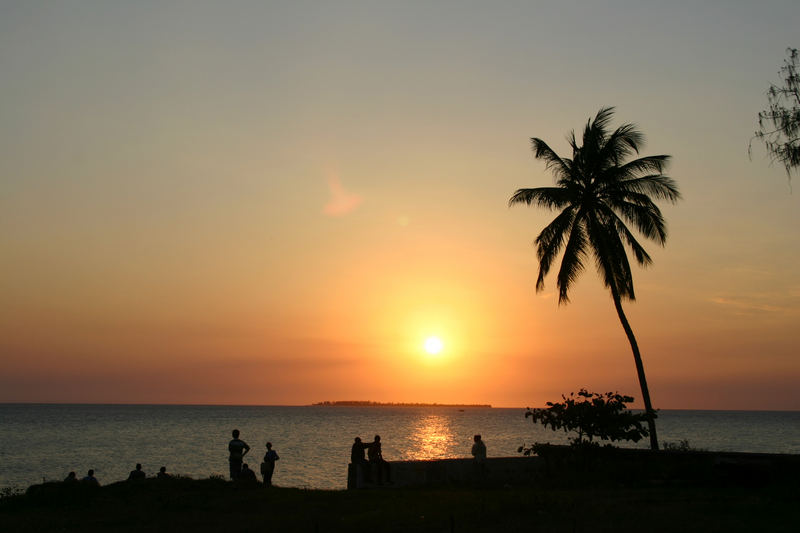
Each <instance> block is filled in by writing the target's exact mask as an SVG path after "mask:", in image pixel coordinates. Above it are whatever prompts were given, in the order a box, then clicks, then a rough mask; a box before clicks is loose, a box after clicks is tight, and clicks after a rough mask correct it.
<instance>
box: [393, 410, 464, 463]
mask: <svg viewBox="0 0 800 533" xmlns="http://www.w3.org/2000/svg"><path fill="white" fill-rule="evenodd" d="M411 442H412V443H413V445H412V447H411V449H409V450H407V451H406V453H405V455H406V458H407V459H423V460H424V459H441V458H445V457H450V455H451V452H452V448H453V445H454V442H455V439H454V437H453V432H452V431H451V429H450V420H449V419H448V418H447V417H444V416H438V415H430V416H426V417H424V418H421V419H420V420H419V422H418V424H417V426H416V428H415V430H414V433H413V434H412V435H411Z"/></svg>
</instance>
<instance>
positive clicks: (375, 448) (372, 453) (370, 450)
mask: <svg viewBox="0 0 800 533" xmlns="http://www.w3.org/2000/svg"><path fill="white" fill-rule="evenodd" d="M367 457H369V464H370V465H371V466H372V468H373V469H374V470H376V471H377V475H378V477H377V479H378V484H379V485H383V474H384V473H386V482H387V483H391V482H392V471H391V469H390V468H389V463H388V462H387V461H385V460H384V459H383V451H382V450H381V436H380V435H375V440H374V441H372V442H371V443H369V444H367Z"/></svg>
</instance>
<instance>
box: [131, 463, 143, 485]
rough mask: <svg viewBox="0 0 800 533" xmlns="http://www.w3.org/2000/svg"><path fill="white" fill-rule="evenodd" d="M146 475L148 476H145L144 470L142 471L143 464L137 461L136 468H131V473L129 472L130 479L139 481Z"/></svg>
mask: <svg viewBox="0 0 800 533" xmlns="http://www.w3.org/2000/svg"><path fill="white" fill-rule="evenodd" d="M145 477H147V476H145V474H144V472H143V471H142V464H141V463H136V469H135V470H131V473H130V474H128V481H137V480H139V479H144V478H145Z"/></svg>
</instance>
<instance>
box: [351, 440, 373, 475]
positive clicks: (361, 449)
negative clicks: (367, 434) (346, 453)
mask: <svg viewBox="0 0 800 533" xmlns="http://www.w3.org/2000/svg"><path fill="white" fill-rule="evenodd" d="M369 446H370V445H369V444H365V443H363V442H361V437H356V438H355V440H354V441H353V447H352V448H350V463H351V464H352V465H353V468H355V471H356V474H355V475H356V480H358V478H359V477H362V478H364V481H369V480H370V479H371V477H372V476H370V474H369V464H368V463H367V456H366V455H365V454H366V450H367V448H369ZM356 482H358V481H356Z"/></svg>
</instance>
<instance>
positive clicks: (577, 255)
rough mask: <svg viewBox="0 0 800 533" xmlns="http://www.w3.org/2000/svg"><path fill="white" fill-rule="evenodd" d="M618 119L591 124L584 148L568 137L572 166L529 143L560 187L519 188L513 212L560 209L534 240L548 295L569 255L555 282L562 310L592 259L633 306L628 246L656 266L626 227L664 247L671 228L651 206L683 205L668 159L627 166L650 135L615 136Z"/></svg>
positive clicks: (605, 112)
mask: <svg viewBox="0 0 800 533" xmlns="http://www.w3.org/2000/svg"><path fill="white" fill-rule="evenodd" d="M613 114H614V108H613V107H607V108H603V109H601V110H600V111H599V112H598V113H597V116H596V117H595V118H594V120H589V121H588V122H587V124H586V128H585V129H584V131H583V146H578V143H577V141H576V139H575V132H574V131H573V132H571V133H570V136H569V137H568V140H569V144H570V146H571V147H572V159H568V158H562V157H560V156H559V155H558V154H556V153H555V152H554V151H553V149H552V148H550V147H549V146H548V145H547V143H546V142H544V141H543V140H541V139H538V138H533V139H531V142H532V143H533V151H534V153H535V155H536V158H537V159H543V160H544V161H545V162H546V163H547V169H548V170H550V171H552V172H553V174H554V175H555V178H556V184H557V186H556V187H537V188H535V189H519V190H517V192H516V193H514V195H513V196H512V197H511V199H510V200H509V205H514V204H518V203H525V204H528V205H532V204H534V205H537V206H541V207H546V208H549V209H560V210H561V212H560V213H559V215H558V216H557V217H556V218H555V219H554V220H553V221H552V222H551V223H550V224H549V225H548V226H547V227H546V228H544V229H543V230H542V232H541V233H540V234H539V236H538V237H536V241H535V243H536V247H537V255H538V257H539V277H538V279H537V281H536V290H537V291H540V290H542V289H543V288H544V277H545V276H546V275H547V273H548V272H549V271H550V267H551V266H552V264H553V261H554V260H555V258H556V257H557V256H558V254H559V252H560V251H561V249H562V248H563V249H564V256H563V259H562V260H561V268H560V269H559V272H558V281H557V283H558V291H559V297H558V301H559V303H566V302H568V301H569V297H568V293H569V289H570V286H571V285H572V283H573V282H574V281H575V280H576V279H577V277H578V275H579V274H580V273H581V272H582V271H583V269H584V266H585V261H586V260H587V259H588V257H589V256H590V255H592V256H594V259H595V262H596V265H597V269H598V271H599V273H600V275H601V277H602V278H603V282H604V283H605V285H606V287H608V288H609V289H610V290H611V292H612V294H614V295H615V297H616V296H618V297H620V298H627V299H631V300H633V299H635V293H634V290H633V277H632V274H631V266H630V263H629V261H628V255H627V253H626V250H625V244H627V246H628V247H629V248H630V250H631V251H632V252H633V255H634V257H635V258H636V261H637V262H638V263H639V264H640V265H643V266H646V265H648V264H650V263H651V259H650V256H649V255H648V254H647V252H646V251H645V249H644V248H643V247H642V246H641V245H640V244H639V242H638V241H637V240H636V238H635V237H634V235H633V233H631V231H630V230H629V229H628V226H627V225H626V223H627V224H630V225H632V226H633V227H635V228H636V229H637V230H638V231H639V232H640V233H641V234H642V235H644V236H645V237H647V238H648V239H652V240H654V241H656V242H657V243H658V244H661V245H663V244H664V243H665V242H666V238H667V232H666V224H665V222H664V218H663V217H662V215H661V211H660V210H659V209H658V207H657V206H656V205H655V203H654V202H653V199H665V200H669V201H670V202H673V203H674V202H676V201H677V200H678V199H680V193H679V192H678V189H677V186H676V185H675V182H674V181H673V180H672V179H671V178H669V177H667V176H664V175H663V174H662V171H663V170H664V167H665V164H666V162H667V160H668V159H669V156H666V155H654V156H647V157H641V158H638V159H633V160H631V161H628V162H625V160H626V159H628V158H629V157H630V156H632V155H634V154H636V155H638V153H639V148H640V146H642V144H643V142H644V136H643V135H642V134H641V133H640V132H639V131H638V130H637V129H636V127H635V126H634V125H633V124H623V125H622V126H620V127H619V128H617V129H616V130H614V131H613V132H609V130H608V125H609V122H610V121H611V118H612V116H613Z"/></svg>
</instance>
